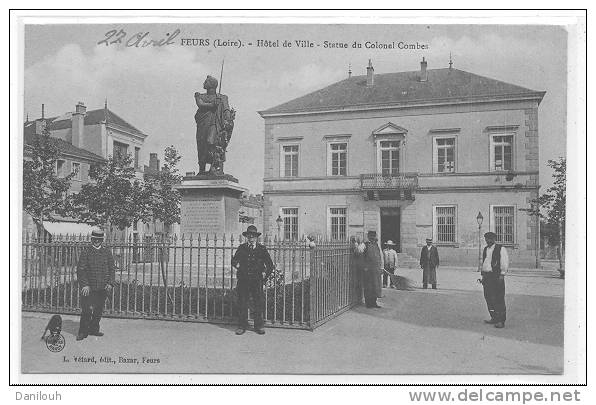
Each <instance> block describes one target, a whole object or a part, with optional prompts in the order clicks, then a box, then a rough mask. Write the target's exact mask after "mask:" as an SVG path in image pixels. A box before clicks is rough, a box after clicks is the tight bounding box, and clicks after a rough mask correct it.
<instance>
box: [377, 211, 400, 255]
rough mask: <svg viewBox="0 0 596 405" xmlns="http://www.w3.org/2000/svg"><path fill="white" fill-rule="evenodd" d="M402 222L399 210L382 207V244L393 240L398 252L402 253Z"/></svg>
mask: <svg viewBox="0 0 596 405" xmlns="http://www.w3.org/2000/svg"><path fill="white" fill-rule="evenodd" d="M400 222H401V221H400V211H399V208H397V207H381V244H384V243H385V242H387V241H388V240H390V239H391V240H392V241H393V243H395V244H396V246H395V251H396V252H401V243H400V234H399V226H400Z"/></svg>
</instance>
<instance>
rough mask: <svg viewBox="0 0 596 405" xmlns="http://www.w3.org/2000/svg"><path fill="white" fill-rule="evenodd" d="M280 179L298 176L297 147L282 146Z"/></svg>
mask: <svg viewBox="0 0 596 405" xmlns="http://www.w3.org/2000/svg"><path fill="white" fill-rule="evenodd" d="M281 175H282V177H297V176H298V145H282V168H281Z"/></svg>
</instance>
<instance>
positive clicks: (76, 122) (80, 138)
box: [70, 101, 87, 148]
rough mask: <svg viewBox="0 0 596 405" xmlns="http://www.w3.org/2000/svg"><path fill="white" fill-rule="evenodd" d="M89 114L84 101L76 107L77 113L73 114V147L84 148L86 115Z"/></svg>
mask: <svg viewBox="0 0 596 405" xmlns="http://www.w3.org/2000/svg"><path fill="white" fill-rule="evenodd" d="M86 113H87V107H85V104H83V102H82V101H79V102H78V103H77V105H76V106H75V112H74V113H73V114H72V117H71V120H72V138H71V141H70V142H71V143H72V146H76V147H77V148H82V147H83V144H84V136H85V114H86Z"/></svg>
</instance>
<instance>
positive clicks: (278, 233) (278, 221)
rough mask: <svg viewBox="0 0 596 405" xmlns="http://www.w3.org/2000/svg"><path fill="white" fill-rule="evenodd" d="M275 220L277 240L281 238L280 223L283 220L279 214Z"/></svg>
mask: <svg viewBox="0 0 596 405" xmlns="http://www.w3.org/2000/svg"><path fill="white" fill-rule="evenodd" d="M275 222H276V223H277V241H278V242H279V241H280V240H281V239H280V238H281V236H280V231H281V224H282V223H283V222H284V220H283V219H281V215H278V216H277V219H276V220H275Z"/></svg>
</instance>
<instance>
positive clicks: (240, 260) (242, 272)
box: [232, 225, 274, 335]
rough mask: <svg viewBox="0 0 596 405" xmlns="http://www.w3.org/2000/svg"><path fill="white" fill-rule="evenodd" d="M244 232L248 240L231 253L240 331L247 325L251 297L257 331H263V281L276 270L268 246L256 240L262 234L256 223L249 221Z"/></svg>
mask: <svg viewBox="0 0 596 405" xmlns="http://www.w3.org/2000/svg"><path fill="white" fill-rule="evenodd" d="M242 235H243V236H244V237H246V239H247V241H246V242H245V243H243V244H241V245H240V246H238V250H236V253H234V257H232V267H234V268H235V269H236V270H237V273H236V278H237V280H238V284H237V285H236V291H237V292H238V329H236V334H237V335H242V334H243V333H244V332H246V329H248V300H249V298H252V300H253V302H254V308H255V311H254V318H255V332H256V333H258V334H259V335H264V334H265V331H264V330H263V325H264V321H263V282H264V281H265V280H267V279H268V278H269V276H270V275H271V272H272V271H273V267H274V266H273V261H272V260H271V256H270V255H269V252H267V248H266V247H265V246H264V245H262V244H260V243H258V242H257V238H258V237H259V236H260V235H261V233H260V232H258V231H257V227H256V226H254V225H249V226H248V228H247V229H246V232H243V233H242Z"/></svg>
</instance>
